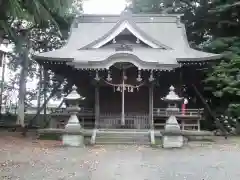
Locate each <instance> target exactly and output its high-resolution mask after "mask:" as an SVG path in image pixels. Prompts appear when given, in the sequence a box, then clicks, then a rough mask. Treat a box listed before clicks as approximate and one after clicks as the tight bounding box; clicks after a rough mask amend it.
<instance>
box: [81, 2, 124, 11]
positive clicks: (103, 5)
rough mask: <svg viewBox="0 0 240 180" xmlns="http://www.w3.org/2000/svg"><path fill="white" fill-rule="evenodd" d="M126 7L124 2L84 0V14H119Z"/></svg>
mask: <svg viewBox="0 0 240 180" xmlns="http://www.w3.org/2000/svg"><path fill="white" fill-rule="evenodd" d="M125 7H126V0H86V1H85V2H84V4H83V11H84V13H85V14H120V13H121V12H122V11H123V10H124V8H125Z"/></svg>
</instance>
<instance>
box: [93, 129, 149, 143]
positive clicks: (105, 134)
mask: <svg viewBox="0 0 240 180" xmlns="http://www.w3.org/2000/svg"><path fill="white" fill-rule="evenodd" d="M96 144H140V145H144V144H145V145H149V144H150V137H149V133H148V131H146V130H145V132H136V131H134V130H126V131H125V130H109V131H108V130H99V131H98V132H97V135H96Z"/></svg>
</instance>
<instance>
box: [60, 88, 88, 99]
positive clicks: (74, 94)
mask: <svg viewBox="0 0 240 180" xmlns="http://www.w3.org/2000/svg"><path fill="white" fill-rule="evenodd" d="M64 99H65V100H84V99H85V97H83V96H81V95H80V94H78V92H77V87H76V86H75V85H74V86H73V87H72V92H71V93H70V94H68V95H67V96H66V97H65V98H64Z"/></svg>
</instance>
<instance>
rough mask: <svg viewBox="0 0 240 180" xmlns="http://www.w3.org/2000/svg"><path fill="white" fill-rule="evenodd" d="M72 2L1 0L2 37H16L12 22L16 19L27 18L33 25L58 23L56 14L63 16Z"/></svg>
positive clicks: (0, 26)
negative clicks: (49, 22)
mask: <svg viewBox="0 0 240 180" xmlns="http://www.w3.org/2000/svg"><path fill="white" fill-rule="evenodd" d="M71 3H72V2H71V1H70V0H68V1H65V0H54V1H48V0H20V1H19V0H8V1H3V0H1V1H0V17H1V20H0V37H1V38H2V39H3V37H4V36H7V37H12V38H16V33H15V32H14V31H12V23H13V22H15V21H16V20H26V21H28V22H31V23H32V24H33V25H42V24H44V23H48V21H51V22H52V23H54V24H58V23H57V21H56V18H55V17H54V16H60V17H63V16H64V15H65V13H66V12H67V8H68V7H69V5H71ZM0 43H1V41H0Z"/></svg>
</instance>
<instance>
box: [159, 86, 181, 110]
mask: <svg viewBox="0 0 240 180" xmlns="http://www.w3.org/2000/svg"><path fill="white" fill-rule="evenodd" d="M169 90H170V92H169V93H168V95H167V96H165V97H163V98H162V100H163V101H165V102H167V104H168V106H167V109H166V111H167V112H168V114H175V113H176V112H179V110H180V108H179V104H180V103H181V102H182V101H183V97H179V96H178V95H177V94H176V93H175V88H174V87H173V86H171V87H170V88H169Z"/></svg>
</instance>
